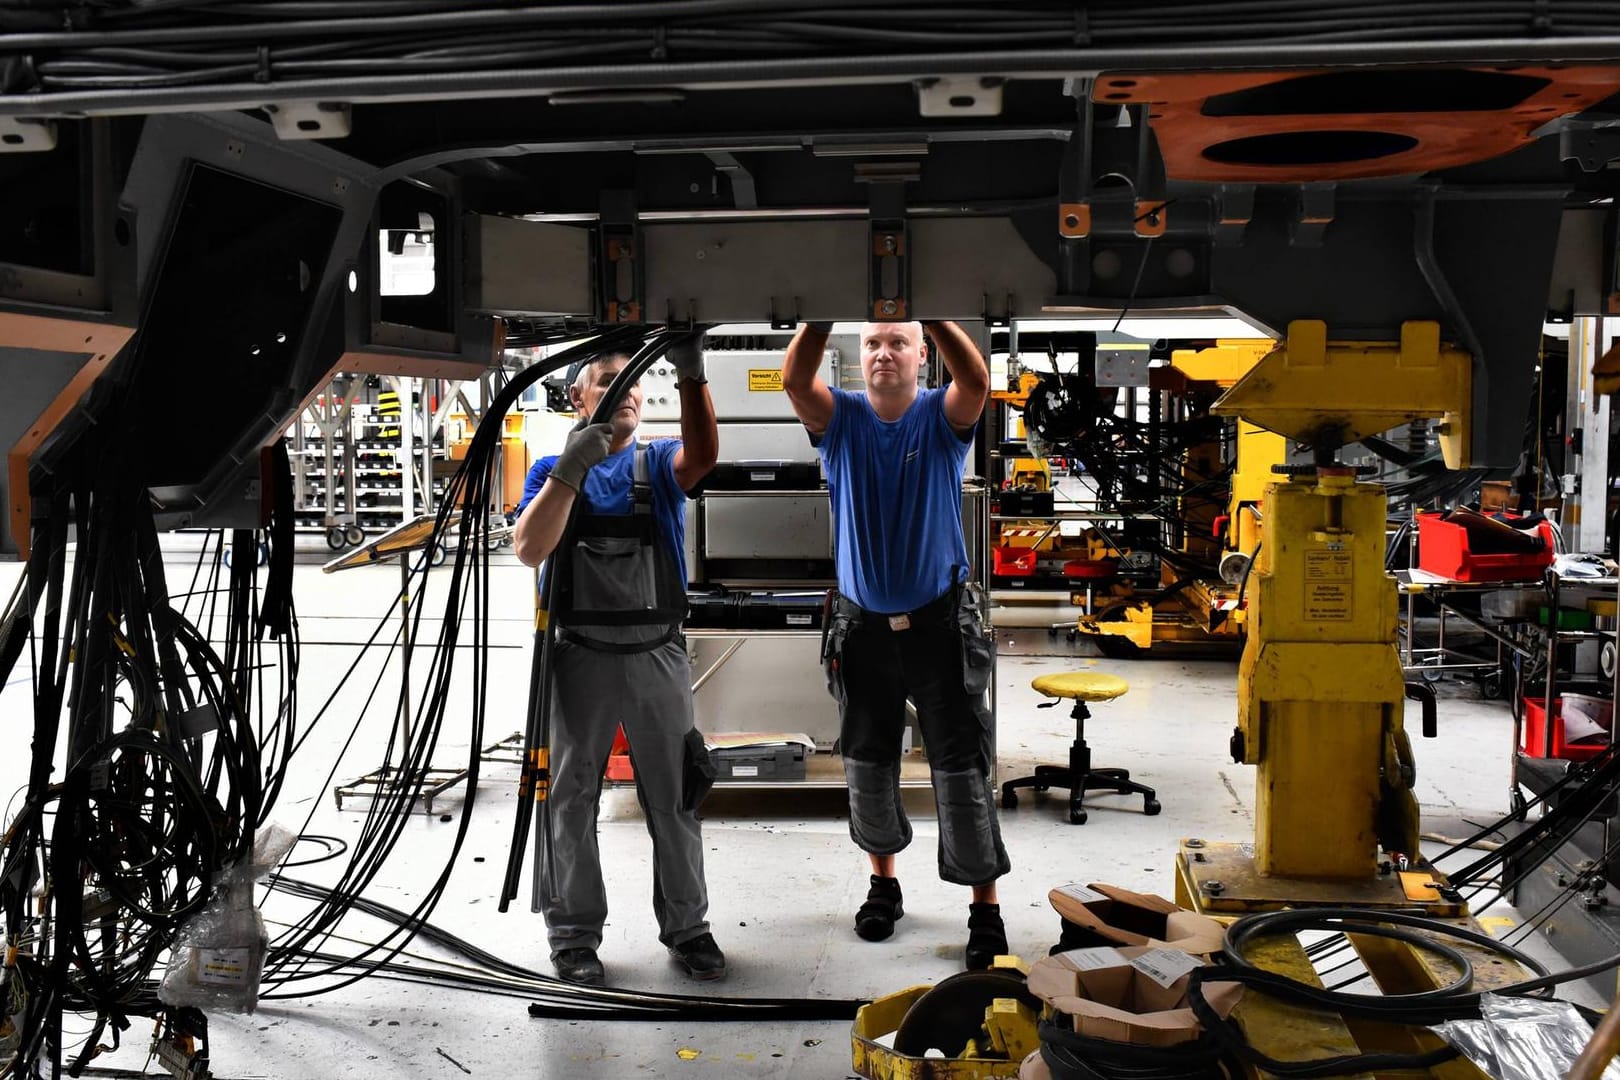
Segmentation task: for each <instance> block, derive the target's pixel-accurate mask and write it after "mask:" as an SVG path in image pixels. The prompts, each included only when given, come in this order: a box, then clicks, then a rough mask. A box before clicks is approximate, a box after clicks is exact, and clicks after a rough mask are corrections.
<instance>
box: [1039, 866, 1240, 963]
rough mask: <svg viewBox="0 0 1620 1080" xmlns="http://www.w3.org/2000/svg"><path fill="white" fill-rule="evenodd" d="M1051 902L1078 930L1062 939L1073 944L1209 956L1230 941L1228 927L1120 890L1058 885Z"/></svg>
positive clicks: (1157, 899)
mask: <svg viewBox="0 0 1620 1080" xmlns="http://www.w3.org/2000/svg"><path fill="white" fill-rule="evenodd" d="M1047 899H1048V900H1050V901H1051V902H1052V907H1053V908H1054V909H1055V910H1056V911H1057V913H1058V914H1059V915H1061V916H1062V917H1063V919H1064V921H1066V922H1069V923H1072V924H1074V927H1075V928H1077V929H1078V931H1079V933H1078V934H1075V933H1071V932H1068V931H1066V932H1065V935H1064V940H1065V942H1066V943H1070V944H1074V945H1079V946H1084V945H1088V944H1090V945H1157V946H1161V947H1165V948H1172V949H1180V950H1181V951H1182V952H1187V953H1192V954H1193V955H1194V956H1208V955H1210V954H1211V953H1216V952H1220V950H1221V943H1222V942H1223V941H1225V939H1226V930H1225V928H1224V927H1222V926H1221V924H1220V923H1218V922H1216V921H1215V920H1214V919H1211V918H1209V917H1208V916H1205V915H1199V914H1198V913H1197V912H1193V911H1186V910H1184V909H1182V908H1180V907H1177V906H1176V905H1175V904H1174V903H1173V902H1172V901H1169V900H1166V899H1165V898H1164V897H1162V896H1152V895H1149V894H1147V893H1139V892H1132V891H1131V890H1129V889H1122V888H1120V887H1119V886H1117V885H1105V884H1102V883H1100V882H1092V883H1091V884H1090V885H1079V884H1071V885H1060V886H1058V887H1057V888H1055V889H1053V890H1052V891H1051V892H1049V893H1048V894H1047Z"/></svg>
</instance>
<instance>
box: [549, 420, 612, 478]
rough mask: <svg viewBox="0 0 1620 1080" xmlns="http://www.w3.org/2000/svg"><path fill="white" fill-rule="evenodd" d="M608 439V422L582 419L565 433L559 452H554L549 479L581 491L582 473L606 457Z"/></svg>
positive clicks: (609, 430)
mask: <svg viewBox="0 0 1620 1080" xmlns="http://www.w3.org/2000/svg"><path fill="white" fill-rule="evenodd" d="M612 442H613V425H612V424H610V423H606V422H604V423H600V424H593V423H591V422H590V421H589V420H588V419H585V418H582V419H581V420H580V422H579V423H577V424H575V425H574V430H573V431H570V432H569V433H568V441H567V442H566V443H564V444H563V449H562V453H560V454H558V455H557V464H555V465H553V466H552V467H551V478H552V479H553V480H555V481H557V482H558V483H559V484H566V485H568V486H569V487H571V488H573V489H574V490H575V491H576V492H579V491H583V490H584V489H585V474H586V473H588V472H590V471H591V469H592V468H594V467H595V466H597V465H600V464H601V463H602V461H603V459H605V458H606V457H607V456H608V446H609V445H611V444H612Z"/></svg>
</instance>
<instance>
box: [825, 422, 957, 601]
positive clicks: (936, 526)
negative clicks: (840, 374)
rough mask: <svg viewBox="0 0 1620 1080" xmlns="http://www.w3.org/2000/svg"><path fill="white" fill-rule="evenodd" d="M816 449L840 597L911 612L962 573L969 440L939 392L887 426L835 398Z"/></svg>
mask: <svg viewBox="0 0 1620 1080" xmlns="http://www.w3.org/2000/svg"><path fill="white" fill-rule="evenodd" d="M832 394H833V414H832V420H830V421H829V422H828V424H827V430H826V431H824V432H823V433H822V434H821V437H820V438H819V439H817V440H814V441H815V443H816V450H817V452H818V453H820V454H821V462H822V467H823V468H824V469H825V470H826V473H827V494H828V496H829V498H830V499H831V501H832V515H833V532H834V537H835V544H834V549H833V550H834V556H835V558H836V560H837V565H838V591H839V592H840V593H842V594H844V595H845V596H847V597H849V598H850V600H852V601H854V602H855V603H856V604H859V605H860V606H861V607H863V608H865V609H866V610H868V611H876V612H880V613H883V614H891V615H892V614H895V613H898V612H902V611H915V610H916V609H917V608H920V607H922V606H923V605H924V604H926V603H928V601H930V600H932V599H934V598H935V597H937V596H939V595H941V594H942V593H944V592H945V590H947V589H949V588H950V587H951V586H952V585H954V584H955V583H956V581H957V580H960V577H961V575H963V574H964V573H965V572H966V568H967V564H968V559H967V541H966V540H965V539H964V538H963V536H962V470H963V468H964V467H965V466H966V464H967V452H968V444H969V443H970V442H971V440H972V434H971V432H970V433H969V434H968V435H967V436H966V437H964V436H961V435H958V434H957V433H956V431H955V429H953V428H952V427H951V422H950V421H949V420H948V419H946V417H945V391H944V390H924V391H922V392H921V393H919V394H918V395H917V400H916V401H914V402H912V403H911V408H909V409H907V410H906V412H905V415H904V416H902V417H900V419H898V420H884V419H882V418H881V417H879V416H878V415H877V413H875V412H873V411H872V405H871V403H870V402H868V401H867V400H866V395H865V394H856V393H851V392H850V391H848V390H834V391H833V392H832Z"/></svg>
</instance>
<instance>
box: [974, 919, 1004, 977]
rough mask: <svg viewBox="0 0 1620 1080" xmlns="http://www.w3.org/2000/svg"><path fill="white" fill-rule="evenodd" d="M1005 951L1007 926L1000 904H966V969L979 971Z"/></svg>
mask: <svg viewBox="0 0 1620 1080" xmlns="http://www.w3.org/2000/svg"><path fill="white" fill-rule="evenodd" d="M1006 952H1007V927H1006V926H1005V925H1004V924H1003V923H1002V921H1001V905H1000V904H969V905H968V941H967V954H966V961H967V964H966V966H967V969H968V970H969V971H979V970H982V969H984V968H987V967H989V966H990V965H991V964H993V963H995V959H996V957H998V956H1001V955H1003V954H1005V953H1006Z"/></svg>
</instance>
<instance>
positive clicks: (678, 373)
mask: <svg viewBox="0 0 1620 1080" xmlns="http://www.w3.org/2000/svg"><path fill="white" fill-rule="evenodd" d="M664 358H665V359H666V360H668V361H669V363H670V366H671V367H673V368H674V369H675V380H676V381H677V382H680V381H683V380H691V381H692V382H705V381H707V380H706V377H705V375H704V371H703V335H702V334H701V333H698V334H693V335H692V336H691V337H689V338H684V339H682V340H681V341H678V342H676V343H675V344H674V345H671V346H670V347H669V352H667V353H665V354H664Z"/></svg>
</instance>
